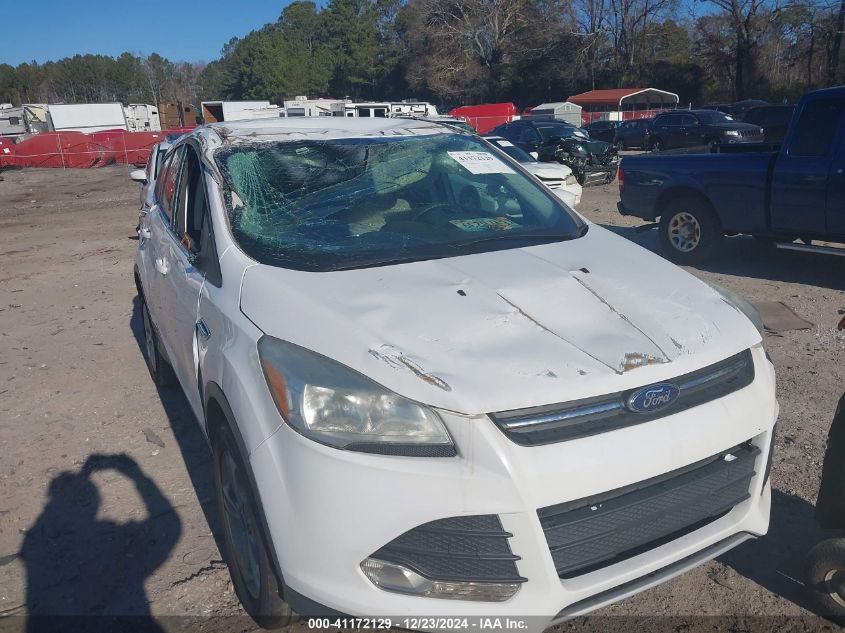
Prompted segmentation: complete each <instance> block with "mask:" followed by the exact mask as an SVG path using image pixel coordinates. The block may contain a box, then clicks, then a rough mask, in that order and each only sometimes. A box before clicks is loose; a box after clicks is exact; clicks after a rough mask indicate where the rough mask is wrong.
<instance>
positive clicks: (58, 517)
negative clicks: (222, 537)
mask: <svg viewBox="0 0 845 633" xmlns="http://www.w3.org/2000/svg"><path fill="white" fill-rule="evenodd" d="M101 471H112V472H116V473H119V474H120V475H122V476H124V477H126V478H127V479H129V480H131V481H132V483H133V484H134V485H135V488H136V490H137V491H138V494H139V496H140V497H141V499H142V500H143V504H144V508H143V509H142V510H143V512H142V514H145V515H146V518H145V519H143V520H138V521H127V522H124V523H117V522H115V521H112V520H109V519H102V518H98V516H97V515H98V512H99V509H100V502H101V497H100V493H99V491H98V489H97V486H96V485H95V484H94V482H93V481H91V475H92V474H94V473H96V472H101ZM48 496H49V498H48V501H47V504H46V505H45V506H44V509H43V510H42V512H41V514H40V515H39V516H38V518H37V519H36V521H35V523H33V525H32V526H30V528H29V530H27V533H26V537H25V538H24V542H23V546H22V547H21V550H20V559H21V561H22V562H23V564H24V566H25V568H26V608H27V614H28V619H27V631H29V632H30V633H41V632H46V631H60V630H63V629H65V630H66V628H67V627H68V626H72V625H69V623H70V622H72V621H73V619H74V618H76V617H86V618H89V617H90V616H101V617H99V618H96V619H95V620H91V621H88V620H86V621H85V628H86V629H87V630H94V631H101V630H102V631H110V630H114V629H115V627H116V618H117V616H120V618H125V617H126V616H131V617H133V618H140V619H139V621H138V623H139V624H140V625H141V629H140V630H143V631H158V630H160V629H159V628H158V625H157V624H156V623H155V621H153V620H152V619H150V618H148V617H146V616H149V615H150V611H149V601H148V600H147V596H146V592H145V590H144V581H145V580H146V578H148V577H149V576H150V575H151V574H152V573H153V572H154V571H155V570H156V569H157V568H158V567H160V566H161V565H162V563H164V562H165V561H166V560H167V558H168V556H169V555H170V552H171V551H172V549H173V547H174V546H175V545H176V542H177V541H178V540H179V536H180V535H181V532H182V525H181V522H180V520H179V517H178V515H177V514H176V511H175V510H174V508H173V506H171V505H170V503H169V502H168V501H167V499H166V498H165V497H164V495H163V494H162V493H161V491H160V490H159V489H158V486H156V484H155V482H154V481H153V480H152V479H151V478H149V477H148V476H147V475H146V473H144V472H143V471H142V470H141V468H140V467H139V466H138V464H137V462H135V460H133V459H132V458H131V457H129V456H128V455H125V454H111V455H97V454H95V455H91V456H90V457H89V458H88V459H87V460H86V461H85V463H84V464H83V465H82V467H81V468H80V469H79V471H78V472H70V471H67V472H62V473H59V474H58V475H56V476H55V477H53V480H52V481H51V482H50V486H49V493H48ZM112 618H115V621H112ZM78 624H81V622H78ZM118 628H119V627H118Z"/></svg>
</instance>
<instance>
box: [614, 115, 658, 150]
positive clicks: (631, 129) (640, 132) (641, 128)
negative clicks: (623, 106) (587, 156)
mask: <svg viewBox="0 0 845 633" xmlns="http://www.w3.org/2000/svg"><path fill="white" fill-rule="evenodd" d="M651 121H652V119H634V120H633V121H625V122H623V123H622V125H620V126H619V127H618V128H616V133H615V134H614V136H613V144H614V145H616V149H617V150H623V149H632V148H633V149H649V147H650V145H649V139H650V137H651Z"/></svg>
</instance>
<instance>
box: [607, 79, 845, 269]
mask: <svg viewBox="0 0 845 633" xmlns="http://www.w3.org/2000/svg"><path fill="white" fill-rule="evenodd" d="M843 108H845V88H842V87H840V88H829V89H825V90H818V91H815V92H811V93H808V94H807V95H805V96H804V98H803V99H802V100H801V102H800V103H799V104H798V106H796V110H795V114H794V115H793V117H792V120H791V122H790V124H789V128H788V131H787V133H786V137H785V138H784V142H783V144H782V145H781V147H780V150H779V151H777V152H772V151H771V150H769V149H768V147H769V146H762V145H761V146H754V145H751V146H748V148H747V149H749V150H754V151H749V152H744V151H742V152H736V153H734V152H730V153H725V154H702V155H673V156H661V155H659V154H652V155H643V156H626V157H625V158H624V159H623V161H622V165H621V167H620V169H619V188H620V193H621V201H620V203H619V211H620V212H621V213H622V214H623V215H633V216H636V217H639V218H643V219H645V220H649V221H655V220H657V219H658V218H660V227H659V231H660V240H661V243H662V244H663V250H664V252H665V253H666V256H667V257H669V258H670V259H672V260H673V261H676V262H679V263H684V264H689V263H695V262H701V261H704V260H706V259H707V258H708V257H710V256H711V255H712V254H713V252H714V250H715V249H716V247H717V246H718V243H719V241H720V240H721V238H722V236H723V235H725V234H729V235H735V234H737V233H744V234H748V235H754V236H755V237H757V238H759V239H760V240H761V241H767V242H773V243H775V244H776V245H777V247H778V248H785V249H791V250H801V251H813V252H827V253H832V254H839V255H841V254H843V253H845V251H843V250H842V249H837V248H831V247H827V246H818V245H816V246H814V245H813V244H812V241H813V240H821V241H825V242H834V243H840V244H845V206H843V204H842V199H843V196H842V193H843V191H845V181H843V178H842V170H843V168H844V167H845V147H843V146H842V144H841V143H839V142H838V139H839V138H840V136H841V132H840V130H841V129H842V127H841V126H842V125H845V119H843ZM730 149H731V147H730V146H723V147H722V148H721V150H722V151H728V150H730ZM735 149H740V150H741V149H743V148H742V146H739V147H737V148H735ZM796 238H801V239H802V242H803V243H796V244H793V243H792V242H793V241H794V240H795V239H796Z"/></svg>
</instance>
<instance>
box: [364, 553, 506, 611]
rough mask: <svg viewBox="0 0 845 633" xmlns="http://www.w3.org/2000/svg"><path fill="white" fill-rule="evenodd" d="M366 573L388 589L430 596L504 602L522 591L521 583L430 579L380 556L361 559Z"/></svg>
mask: <svg viewBox="0 0 845 633" xmlns="http://www.w3.org/2000/svg"><path fill="white" fill-rule="evenodd" d="M361 570H362V571H363V572H364V575H365V576H366V577H367V578H368V579H369V581H370V582H372V583H373V584H374V585H376V586H377V587H380V588H381V589H384V590H385V591H393V592H396V593H406V594H412V595H415V596H425V597H427V598H444V599H447V600H476V601H479V602H504V601H505V600H507V599H509V598H511V597H513V596H514V595H515V594H516V592H517V591H519V584H517V583H512V584H503V583H484V582H454V581H446V580H431V579H430V578H426V577H425V576H421V575H420V574H418V573H417V572H415V571H414V570H412V569H408V568H407V567H404V566H403V565H398V564H396V563H388V562H386V561H383V560H379V559H377V558H367V559H366V560H364V562H362V563H361Z"/></svg>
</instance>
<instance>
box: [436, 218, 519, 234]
mask: <svg viewBox="0 0 845 633" xmlns="http://www.w3.org/2000/svg"><path fill="white" fill-rule="evenodd" d="M449 224H451V225H453V226H456V227H458V228H459V229H461V230H462V231H509V230H511V229H515V228H517V227H518V226H519V225H518V224H517V223H516V222H511V221H510V220H508V219H507V218H505V217H499V218H473V219H470V220H449Z"/></svg>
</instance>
